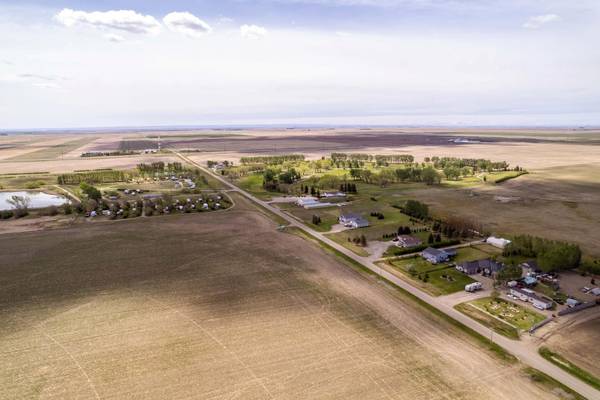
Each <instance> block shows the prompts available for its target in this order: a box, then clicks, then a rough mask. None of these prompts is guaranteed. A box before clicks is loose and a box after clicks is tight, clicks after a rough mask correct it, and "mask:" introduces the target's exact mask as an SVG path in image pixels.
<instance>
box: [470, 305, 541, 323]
mask: <svg viewBox="0 0 600 400" xmlns="http://www.w3.org/2000/svg"><path fill="white" fill-rule="evenodd" d="M471 303H472V304H474V305H475V306H477V307H479V308H481V309H483V310H485V311H487V312H488V313H490V314H492V315H494V316H496V317H498V318H500V319H502V320H505V321H506V322H507V323H508V324H510V325H513V326H515V327H517V328H518V329H521V330H529V329H530V328H531V327H532V326H534V325H535V324H537V323H539V322H542V321H543V320H544V319H546V317H545V316H544V315H542V314H539V313H537V312H535V311H530V310H529V309H527V308H525V307H522V306H520V305H518V304H515V303H513V302H510V301H506V300H503V299H500V298H492V297H486V298H483V299H477V300H474V301H472V302H471Z"/></svg>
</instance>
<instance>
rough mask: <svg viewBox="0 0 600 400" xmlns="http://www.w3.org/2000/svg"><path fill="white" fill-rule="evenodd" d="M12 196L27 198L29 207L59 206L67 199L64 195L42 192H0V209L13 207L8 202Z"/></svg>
mask: <svg viewBox="0 0 600 400" xmlns="http://www.w3.org/2000/svg"><path fill="white" fill-rule="evenodd" d="M12 196H22V197H26V198H28V199H29V208H44V207H50V206H61V205H63V204H65V203H68V202H69V200H68V199H67V198H66V197H64V196H59V195H55V194H48V193H44V192H0V211H3V210H11V209H14V208H15V207H14V206H13V205H12V204H10V203H9V202H8V200H10V199H11V198H12Z"/></svg>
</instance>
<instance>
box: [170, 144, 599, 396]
mask: <svg viewBox="0 0 600 400" xmlns="http://www.w3.org/2000/svg"><path fill="white" fill-rule="evenodd" d="M174 153H175V154H176V155H177V156H179V157H180V158H181V159H182V160H184V161H186V162H188V163H190V164H192V165H194V166H196V167H198V168H200V169H201V170H202V171H204V172H206V173H208V174H210V175H211V176H213V177H214V178H215V179H218V180H219V181H220V182H221V183H223V184H224V185H225V186H226V187H228V188H230V190H231V191H235V192H238V193H240V194H241V195H242V196H244V197H246V198H247V199H249V200H251V201H253V202H254V203H256V204H259V205H260V206H262V207H263V208H265V209H267V210H269V211H270V212H272V213H273V214H275V215H277V216H279V217H281V218H283V219H285V220H286V221H287V222H288V223H289V225H290V226H293V227H296V228H299V229H301V230H303V231H304V232H306V233H308V234H309V235H311V236H313V237H315V238H316V239H319V240H320V241H322V242H324V243H326V244H327V245H329V246H331V247H333V248H334V249H336V250H337V251H339V252H340V253H342V254H344V255H345V256H347V257H349V258H351V259H353V260H354V261H356V262H358V263H360V264H362V265H364V266H365V267H366V268H368V269H370V270H371V271H373V272H374V273H376V274H378V275H379V276H381V277H382V278H384V279H386V280H388V281H390V282H392V283H394V284H395V285H397V286H399V287H400V288H402V289H404V290H406V291H407V292H409V293H410V294H412V295H414V296H415V297H418V298H419V299H421V300H423V301H425V302H426V303H428V304H430V305H432V306H434V307H435V308H437V309H438V310H440V311H441V312H443V313H444V314H446V315H448V316H450V317H451V318H453V319H455V320H456V321H458V322H460V323H462V324H463V325H465V326H467V327H469V328H471V329H472V330H474V331H475V332H477V333H479V334H481V335H483V336H484V337H487V338H490V339H491V340H492V341H493V342H494V343H496V344H498V345H499V346H501V347H502V348H504V349H505V350H507V351H508V352H509V353H511V354H513V355H514V356H516V357H517V358H518V359H519V360H521V361H522V362H523V363H524V364H527V365H529V366H531V367H533V368H535V369H537V370H539V371H542V372H543V373H545V374H547V375H549V376H551V377H552V378H554V379H556V380H557V381H559V382H561V383H562V384H564V385H566V386H568V387H569V388H571V389H573V390H575V391H576V392H577V393H579V394H580V395H582V396H584V397H586V398H587V399H589V400H600V391H598V390H596V389H595V388H593V387H591V386H590V385H588V384H586V383H585V382H583V381H581V380H579V379H578V378H576V377H574V376H573V375H570V374H569V373H567V372H565V371H563V370H562V369H560V368H558V367H557V366H555V365H554V364H552V363H550V362H549V361H547V360H546V359H544V358H543V357H541V356H540V355H539V354H538V352H537V348H536V347H534V346H532V345H530V344H529V345H528V343H526V342H522V341H515V340H511V339H508V338H506V337H504V336H501V335H499V334H496V333H494V332H493V331H492V330H491V329H488V328H487V327H485V326H483V325H481V324H480V323H478V322H476V321H474V320H472V319H471V318H469V317H467V316H466V315H464V314H462V313H460V312H458V311H456V310H455V309H454V308H452V306H450V305H449V304H447V303H446V302H444V301H443V300H440V299H439V298H437V297H433V296H430V295H429V294H427V293H425V292H423V291H421V290H419V289H417V288H416V287H414V286H412V285H410V284H409V283H407V282H405V281H403V280H402V279H400V278H398V277H397V276H395V275H393V274H391V273H390V272H388V271H386V270H384V269H382V268H381V267H379V266H378V265H376V264H375V263H373V262H372V261H369V260H368V259H367V258H366V257H361V256H359V255H357V254H355V253H354V252H352V251H351V250H348V249H347V248H345V247H344V246H342V245H340V244H338V243H336V242H334V241H333V240H331V239H329V238H328V237H327V236H325V235H323V234H322V233H320V232H317V231H315V230H314V229H311V228H309V227H308V226H306V225H304V224H303V223H301V222H299V221H297V220H296V219H294V218H292V217H290V216H289V215H287V214H286V213H284V212H283V211H281V210H280V209H278V208H277V207H274V206H272V205H270V204H269V203H267V202H265V201H263V200H260V199H259V198H257V197H255V196H253V195H251V194H250V193H248V192H246V191H244V190H242V189H240V188H239V187H237V186H235V185H234V184H232V183H231V182H229V181H227V180H226V179H224V178H223V177H221V176H219V175H216V174H214V173H213V172H212V171H210V170H208V169H207V168H205V167H203V166H202V165H200V164H198V163H197V162H195V161H194V160H192V159H190V158H188V157H186V156H184V155H182V154H181V153H177V152H174Z"/></svg>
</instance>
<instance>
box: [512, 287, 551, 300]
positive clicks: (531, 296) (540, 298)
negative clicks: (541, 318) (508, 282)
mask: <svg viewBox="0 0 600 400" xmlns="http://www.w3.org/2000/svg"><path fill="white" fill-rule="evenodd" d="M510 290H514V291H515V292H517V293H521V294H524V295H525V296H527V297H529V298H530V299H533V300H537V301H540V302H543V303H546V304H552V300H550V299H545V298H543V297H540V296H538V295H537V294H535V293H529V292H527V291H525V290H523V289H519V288H511V289H510Z"/></svg>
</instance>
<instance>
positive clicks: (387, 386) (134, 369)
mask: <svg viewBox="0 0 600 400" xmlns="http://www.w3.org/2000/svg"><path fill="white" fill-rule="evenodd" d="M250 208H251V206H248V204H247V203H243V202H240V203H239V204H238V203H236V208H235V209H234V210H232V211H230V212H224V213H215V214H211V215H208V214H206V215H202V214H197V215H189V216H188V215H186V216H184V217H179V216H171V217H160V218H159V217H157V218H144V219H139V220H132V221H127V222H125V223H120V224H81V225H77V226H75V227H73V228H70V229H59V230H54V231H44V232H32V233H21V234H12V235H1V236H0V253H1V254H3V257H0V289H1V290H0V365H2V366H3V367H2V368H1V369H0V387H2V391H0V398H3V399H4V398H6V399H29V398H45V399H52V398H56V399H70V398H97V399H104V398H143V399H155V398H156V399H164V398H171V399H178V398H181V399H183V398H191V397H193V398H203V399H225V398H240V399H272V398H281V399H290V398H298V399H300V398H302V399H321V398H339V399H365V398H367V399H391V398H393V399H411V400H413V399H473V398H477V399H511V400H512V399H514V398H520V399H539V398H544V399H552V398H557V396H555V395H553V394H552V393H548V392H545V391H544V390H543V389H541V388H539V387H538V386H536V385H534V384H533V383H531V382H530V381H529V380H528V379H527V378H526V377H524V376H523V375H522V374H521V372H520V367H519V366H518V365H506V364H502V363H500V362H499V361H497V360H496V359H495V358H492V356H491V355H490V354H488V353H486V352H484V351H482V350H481V349H480V348H479V347H477V345H476V344H474V343H473V342H472V340H471V339H470V338H469V337H467V336H465V334H464V333H462V332H460V331H458V330H456V329H455V328H453V327H452V326H450V325H449V324H447V323H446V322H444V321H443V320H441V319H439V318H437V317H434V316H432V315H430V314H428V313H426V312H424V311H423V310H422V309H420V308H419V307H418V306H417V305H415V304H413V303H412V302H411V301H409V300H407V299H406V298H404V297H403V296H402V295H400V294H399V293H398V292H396V291H395V290H394V289H392V288H388V287H386V286H385V285H379V284H377V283H376V282H375V281H374V280H372V279H369V278H365V277H363V276H362V275H360V274H359V273H357V272H355V271H354V270H352V269H350V268H349V267H347V266H344V265H342V264H340V262H339V261H338V260H337V259H335V258H333V257H332V256H330V255H329V254H327V253H325V252H324V251H322V250H321V249H319V248H317V247H315V246H314V245H313V244H311V243H309V242H307V241H304V240H303V239H301V238H299V237H296V236H293V235H289V234H286V233H281V232H278V231H277V230H276V229H275V228H276V225H275V224H274V223H272V222H271V221H269V220H267V219H266V218H264V217H263V216H262V215H260V214H259V213H257V212H255V211H248V210H249V209H250Z"/></svg>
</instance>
